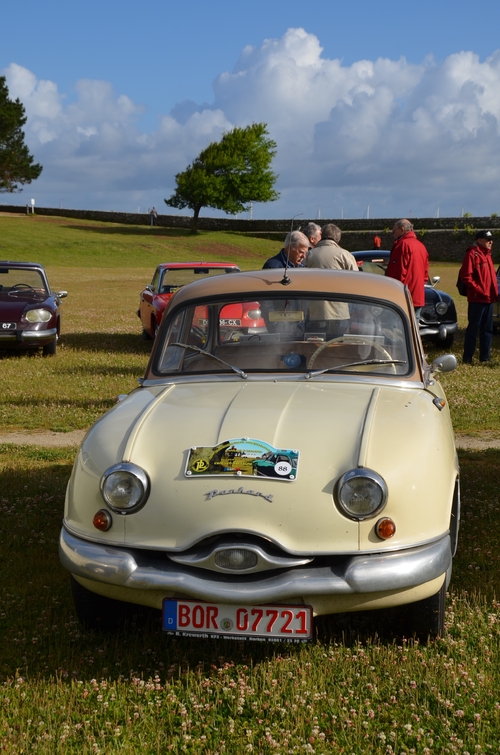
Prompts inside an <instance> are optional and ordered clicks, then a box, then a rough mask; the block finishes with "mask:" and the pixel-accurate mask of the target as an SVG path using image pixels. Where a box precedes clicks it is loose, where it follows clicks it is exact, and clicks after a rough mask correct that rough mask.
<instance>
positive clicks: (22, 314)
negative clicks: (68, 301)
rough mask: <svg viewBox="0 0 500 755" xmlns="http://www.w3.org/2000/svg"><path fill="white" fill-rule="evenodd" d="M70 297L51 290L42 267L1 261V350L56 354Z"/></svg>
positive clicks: (34, 264) (32, 263)
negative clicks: (65, 303) (62, 307)
mask: <svg viewBox="0 0 500 755" xmlns="http://www.w3.org/2000/svg"><path fill="white" fill-rule="evenodd" d="M67 295H68V292H67V291H58V292H57V293H56V292H54V291H52V289H51V288H50V285H49V282H48V280H47V275H46V272H45V269H44V267H43V265H39V264H38V263H37V262H10V261H0V350H3V349H40V348H41V349H42V350H43V355H44V356H52V355H54V354H55V353H56V348H57V341H58V339H59V333H60V332H61V313H60V305H61V299H64V297H65V296H67Z"/></svg>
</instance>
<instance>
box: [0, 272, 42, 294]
mask: <svg viewBox="0 0 500 755" xmlns="http://www.w3.org/2000/svg"><path fill="white" fill-rule="evenodd" d="M33 290H34V291H36V292H37V293H41V294H48V291H47V288H46V286H45V281H44V279H43V277H42V275H41V274H40V272H39V270H36V269H25V268H23V269H21V268H9V267H0V293H3V294H9V293H12V294H16V293H17V294H20V293H26V292H27V291H33Z"/></svg>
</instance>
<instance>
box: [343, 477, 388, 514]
mask: <svg viewBox="0 0 500 755" xmlns="http://www.w3.org/2000/svg"><path fill="white" fill-rule="evenodd" d="M336 492H337V495H336V498H337V503H338V505H339V507H340V508H341V509H342V511H343V513H344V514H347V516H348V517H350V518H351V519H369V518H370V517H372V516H376V514H378V513H379V512H380V511H381V510H382V509H383V508H384V506H385V504H386V501H387V485H386V484H385V481H384V480H383V479H382V477H381V476H380V475H379V474H377V473H376V472H373V470H371V469H364V468H362V467H361V468H359V469H351V471H350V472H346V473H345V475H342V477H341V478H340V480H339V481H338V484H337V491H336Z"/></svg>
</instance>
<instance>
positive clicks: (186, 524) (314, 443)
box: [66, 381, 453, 553]
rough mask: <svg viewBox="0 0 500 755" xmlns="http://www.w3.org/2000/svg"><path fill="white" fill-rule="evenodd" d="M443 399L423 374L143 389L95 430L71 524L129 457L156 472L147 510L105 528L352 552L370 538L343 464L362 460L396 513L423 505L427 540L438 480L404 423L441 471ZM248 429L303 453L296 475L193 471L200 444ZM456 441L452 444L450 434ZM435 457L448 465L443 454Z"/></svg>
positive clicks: (170, 541) (181, 545)
mask: <svg viewBox="0 0 500 755" xmlns="http://www.w3.org/2000/svg"><path fill="white" fill-rule="evenodd" d="M433 398H434V397H433V396H432V395H431V394H429V393H427V392H426V391H424V390H423V388H417V387H415V385H414V384H413V387H409V388H408V389H406V390H405V389H402V388H401V383H399V384H398V385H397V386H395V387H394V388H392V387H391V386H387V385H383V384H381V385H374V384H370V383H366V384H352V383H349V382H342V381H336V382H326V381H317V382H314V381H311V382H309V381H308V382H305V381H300V382H270V381H269V382H268V381H263V382H257V381H256V382H251V381H248V382H244V381H230V382H206V383H195V382H192V383H183V384H181V383H179V384H173V385H169V386H168V387H166V388H163V389H160V388H158V387H151V388H149V387H148V388H142V389H139V390H137V391H135V392H134V393H132V394H130V396H128V397H127V398H126V399H125V400H124V401H123V402H121V403H120V404H117V406H116V407H114V409H112V410H111V411H110V412H108V414H107V415H105V417H104V418H102V419H101V420H100V421H98V422H97V424H96V425H95V426H94V427H93V428H92V429H91V430H90V431H89V433H88V435H87V437H86V438H85V440H84V442H83V444H82V447H81V449H80V453H79V455H78V458H77V460H76V462H75V472H74V474H73V477H72V481H71V482H70V486H71V491H70V494H69V495H68V497H67V501H70V502H72V503H71V505H70V509H69V510H67V512H66V521H67V524H68V526H69V527H70V529H72V530H73V531H75V532H77V533H84V531H85V529H87V530H88V523H89V522H91V521H92V516H93V515H94V513H95V512H96V510H97V509H98V508H100V507H102V504H103V501H102V498H101V497H100V495H99V492H98V486H96V482H97V480H99V479H100V477H101V475H102V473H103V472H104V471H105V470H106V469H107V468H108V467H109V466H111V465H113V464H115V463H117V462H120V461H129V462H133V463H134V464H137V465H138V466H140V467H141V468H143V469H144V470H145V471H146V473H147V474H148V476H149V478H150V480H151V493H150V496H149V499H148V501H147V503H146V505H145V506H144V508H143V509H141V510H140V511H139V512H137V513H135V514H133V515H130V516H127V517H118V519H119V521H118V523H117V525H116V527H115V525H113V528H112V529H111V530H110V531H109V534H108V533H106V538H109V539H110V540H114V541H117V539H118V540H119V539H120V538H122V542H125V543H128V544H134V545H136V546H138V547H145V548H161V549H167V550H183V549H185V548H187V547H189V546H190V545H192V544H194V543H196V542H198V541H200V540H202V539H204V538H206V537H209V536H211V535H213V534H218V533H224V532H230V533H234V532H240V533H251V534H254V535H258V536H261V537H264V538H267V539H268V540H271V541H273V542H275V543H277V544H278V545H279V546H280V547H282V548H283V549H284V550H286V551H288V552H290V553H299V552H302V553H304V552H306V553H331V552H332V551H333V552H343V551H346V550H350V551H352V550H353V549H359V548H360V547H362V546H364V547H366V543H362V542H361V541H360V536H359V532H358V523H357V522H354V521H352V520H350V519H348V518H347V517H345V516H343V515H342V514H341V513H340V511H339V510H338V508H337V507H336V505H335V502H334V487H335V484H336V482H337V481H338V479H339V478H340V477H341V476H342V475H343V474H344V473H345V472H347V471H348V470H350V469H353V468H355V467H357V466H364V467H368V468H371V469H374V470H375V471H376V472H378V473H379V474H380V475H382V477H384V478H385V480H386V482H387V485H388V488H389V502H388V506H387V511H388V512H390V511H391V499H393V500H394V501H396V500H401V499H402V500H404V502H405V505H407V506H409V507H413V508H412V511H413V514H412V515H411V517H410V518H411V519H412V522H413V523H412V528H413V531H412V532H411V537H412V538H413V542H415V536H416V541H418V534H419V532H422V533H423V532H424V530H423V527H424V526H425V525H424V524H423V523H422V521H421V518H422V517H421V516H420V514H421V513H422V512H421V510H420V509H419V506H420V505H421V502H422V500H423V499H424V498H425V499H428V498H429V496H428V488H426V482H425V480H422V479H421V471H420V469H419V468H418V466H417V467H416V465H415V463H414V458H412V454H411V452H408V453H407V455H406V456H402V454H401V447H400V446H401V438H402V435H403V434H404V429H405V428H406V427H412V436H411V444H413V445H411V446H410V445H409V444H408V443H407V446H408V448H413V447H414V448H415V449H419V448H420V449H422V448H424V447H425V448H426V449H427V451H428V455H429V459H430V461H429V466H430V471H429V470H428V473H429V479H433V472H435V473H436V478H439V475H438V470H437V469H436V470H434V469H433V461H432V457H433V449H434V450H437V448H442V447H443V445H445V442H444V439H443V437H442V426H443V423H442V422H437V419H438V417H439V411H438V410H437V409H436V406H435V405H434V404H433V403H432V399H433ZM450 427H451V425H450ZM244 438H247V439H254V440H256V441H260V442H262V444H269V445H271V446H273V447H274V448H276V449H292V450H294V451H298V454H299V456H298V464H297V468H296V475H294V476H295V477H296V478H295V479H293V480H288V479H287V480H283V479H270V478H266V477H261V476H251V475H238V474H237V473H233V472H231V473H230V474H229V475H219V476H217V475H216V476H197V477H193V476H191V477H190V476H189V475H187V474H186V469H187V462H188V458H189V453H190V449H192V448H193V447H197V448H199V447H200V446H203V447H212V448H213V447H215V446H217V444H220V443H223V442H225V441H229V440H234V439H244ZM448 444H449V445H451V446H453V440H452V438H448ZM434 456H435V457H436V458H440V460H441V463H442V458H443V456H442V454H441V455H439V454H437V453H435V454H434ZM450 466H451V467H453V457H451V459H450ZM441 477H442V474H441ZM214 491H215V492H214ZM384 513H385V512H384ZM115 519H117V517H115ZM373 526H374V521H370V522H369V523H368V524H366V526H365V529H366V532H367V535H366V537H367V538H368V539H369V540H370V539H371V540H372V541H373V542H372V546H371V547H373V548H374V549H375V548H376V547H380V545H381V543H380V541H376V538H375V539H374V538H373V532H372V531H373ZM439 526H441V527H442V523H441V524H440V525H438V527H439ZM120 527H121V528H122V529H120ZM441 531H442V530H441ZM96 534H97V533H96V531H95V530H93V532H92V536H93V537H94V536H96ZM99 534H101V533H99ZM422 536H423V535H422ZM402 537H403V539H404V534H403V533H402Z"/></svg>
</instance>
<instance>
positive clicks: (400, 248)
mask: <svg viewBox="0 0 500 755" xmlns="http://www.w3.org/2000/svg"><path fill="white" fill-rule="evenodd" d="M392 235H393V237H394V244H393V247H392V250H391V256H390V258H389V264H388V266H387V270H386V271H385V274H386V275H387V276H388V277H389V278H395V279H396V280H398V281H401V283H403V284H404V285H405V286H408V289H409V291H410V294H411V298H412V301H413V307H414V309H415V316H416V318H417V321H418V319H419V317H420V312H421V310H422V307H423V306H424V304H425V291H424V285H425V283H426V282H427V280H428V278H429V255H428V254H427V249H426V248H425V246H424V245H423V244H422V242H421V241H419V240H418V239H417V237H416V236H415V233H414V232H413V226H412V224H411V223H410V221H409V220H407V219H406V218H403V219H402V220H398V221H397V222H396V223H394V228H393V229H392Z"/></svg>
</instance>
